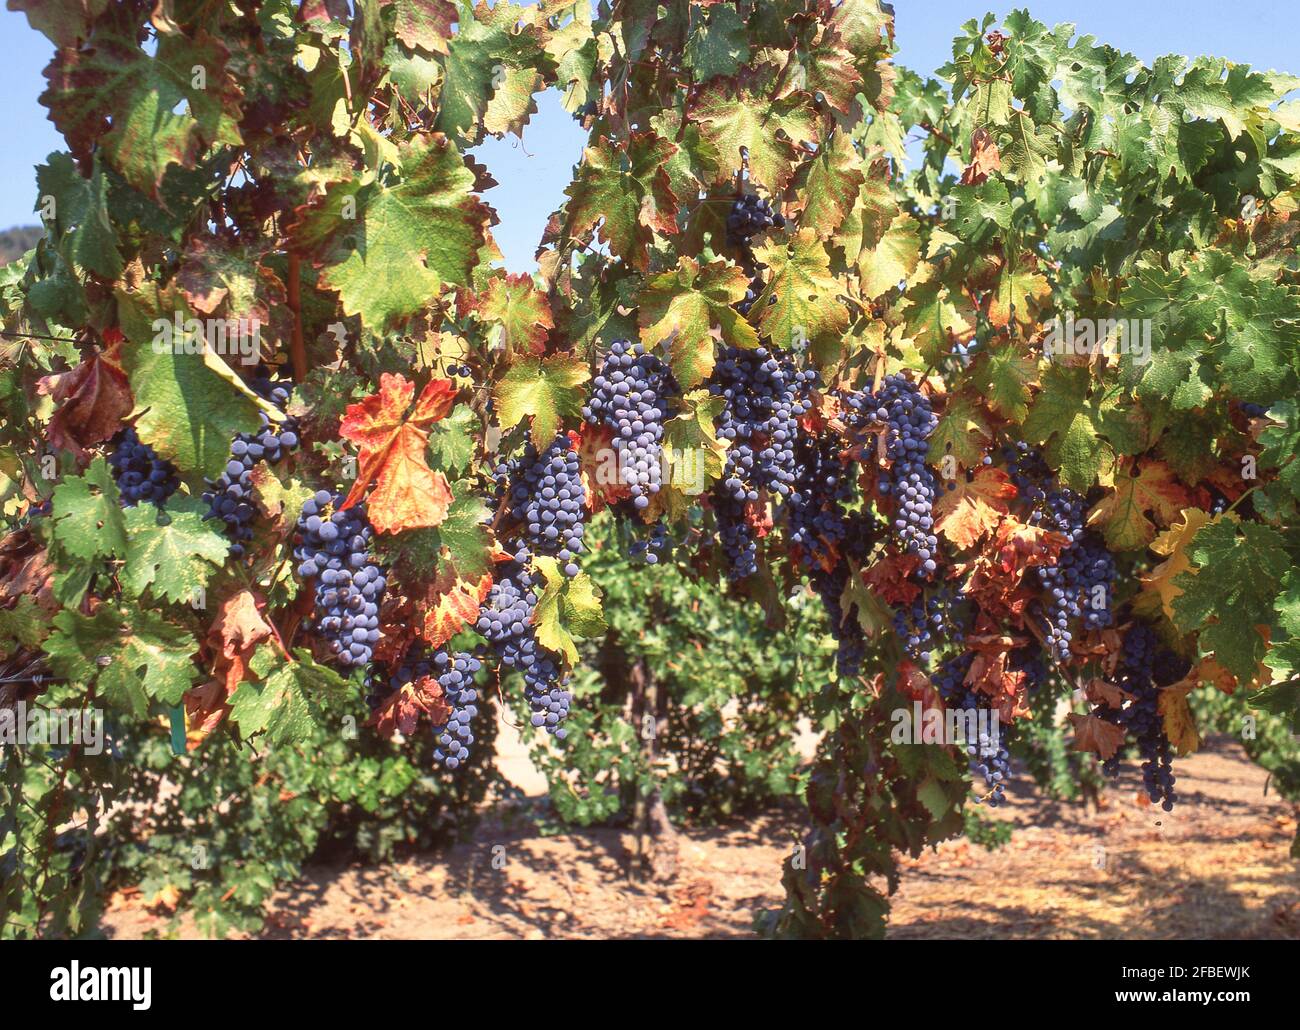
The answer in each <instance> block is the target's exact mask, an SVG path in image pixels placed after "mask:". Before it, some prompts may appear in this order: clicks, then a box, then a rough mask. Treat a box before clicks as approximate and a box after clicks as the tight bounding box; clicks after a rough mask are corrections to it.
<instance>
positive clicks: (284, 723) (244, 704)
mask: <svg viewBox="0 0 1300 1030" xmlns="http://www.w3.org/2000/svg"><path fill="white" fill-rule="evenodd" d="M294 657H295V658H296V659H297V661H288V660H286V659H284V658H283V657H282V656H281V655H279V654H276V653H275V652H273V651H272V650H271V649H270V648H269V647H263V648H260V649H259V650H258V652H257V654H256V655H254V657H253V670H254V672H256V673H257V675H258V676H259V677H260V679H259V680H258V681H257V682H253V681H251V680H245V681H244V682H243V683H241V684H239V686H238V687H237V688H236V690H235V692H234V694H232V695H231V697H230V718H231V719H232V720H234V722H236V723H237V724H238V725H239V729H240V732H241V733H242V734H243V735H244V736H246V737H247V736H252V735H253V734H255V733H265V734H266V738H267V741H268V742H269V743H270V744H272V745H275V746H280V745H284V744H293V743H297V742H300V741H306V740H311V739H314V738H318V737H320V736H321V734H323V733H325V732H327V731H328V729H329V726H328V724H327V722H326V709H327V705H328V703H329V702H330V701H336V700H338V699H341V698H342V697H343V696H344V695H345V694H346V693H347V690H348V684H347V681H346V680H344V679H343V678H342V677H341V676H339V674H338V673H337V672H335V671H334V670H333V669H330V668H327V667H325V666H323V665H317V664H316V661H315V660H314V659H313V658H312V656H311V654H310V652H308V651H306V650H304V649H302V648H298V649H296V650H295V651H294Z"/></svg>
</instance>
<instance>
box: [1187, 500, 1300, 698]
mask: <svg viewBox="0 0 1300 1030" xmlns="http://www.w3.org/2000/svg"><path fill="white" fill-rule="evenodd" d="M1188 553H1189V555H1190V557H1191V560H1192V562H1193V563H1195V565H1196V570H1195V572H1194V573H1193V572H1191V571H1188V572H1184V573H1182V574H1181V575H1179V576H1177V577H1176V578H1175V580H1174V583H1175V585H1177V586H1178V587H1179V588H1180V589H1181V590H1182V591H1183V592H1182V594H1181V595H1179V596H1178V597H1175V598H1174V602H1173V605H1174V625H1176V626H1177V627H1178V628H1179V629H1180V630H1182V631H1183V632H1184V633H1191V632H1194V631H1197V630H1199V641H1200V648H1201V653H1202V654H1208V653H1210V652H1213V654H1214V657H1215V658H1216V659H1217V660H1218V662H1219V664H1220V665H1222V666H1223V667H1224V668H1226V669H1227V670H1228V671H1229V672H1231V673H1232V674H1233V675H1235V676H1236V677H1237V679H1238V681H1239V682H1241V683H1250V682H1252V681H1253V680H1254V678H1255V676H1256V674H1257V672H1258V668H1259V663H1260V660H1261V659H1262V658H1263V657H1264V653H1265V650H1266V648H1265V644H1264V638H1263V637H1262V636H1261V635H1260V633H1259V627H1266V626H1268V625H1269V624H1270V623H1271V622H1272V621H1273V600H1274V598H1275V597H1276V596H1277V592H1278V580H1279V578H1280V576H1281V571H1282V570H1283V569H1285V568H1286V567H1287V566H1288V565H1289V561H1288V559H1287V553H1286V549H1285V547H1284V543H1283V538H1282V536H1281V534H1279V533H1278V532H1277V530H1275V529H1273V528H1271V527H1269V526H1265V525H1261V524H1259V523H1256V522H1244V523H1237V522H1234V521H1232V520H1228V519H1222V520H1216V521H1214V522H1210V523H1208V524H1207V525H1205V526H1203V527H1202V528H1201V529H1200V530H1199V531H1197V534H1196V536H1195V538H1194V539H1193V540H1192V543H1191V545H1190V547H1189V548H1188Z"/></svg>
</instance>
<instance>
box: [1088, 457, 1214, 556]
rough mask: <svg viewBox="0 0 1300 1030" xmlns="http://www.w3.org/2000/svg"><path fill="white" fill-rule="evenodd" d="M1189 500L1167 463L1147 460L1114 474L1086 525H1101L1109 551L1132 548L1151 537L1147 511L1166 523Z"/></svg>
mask: <svg viewBox="0 0 1300 1030" xmlns="http://www.w3.org/2000/svg"><path fill="white" fill-rule="evenodd" d="M1189 500H1190V498H1189V497H1188V495H1187V491H1186V489H1185V488H1184V487H1182V486H1181V485H1180V484H1179V483H1178V480H1177V479H1176V478H1175V477H1174V474H1173V473H1172V472H1171V471H1170V470H1169V467H1168V466H1167V465H1165V464H1164V463H1163V462H1159V461H1148V462H1145V463H1144V464H1143V465H1141V466H1140V467H1139V468H1137V469H1136V470H1135V471H1134V472H1133V474H1128V473H1127V472H1124V473H1117V474H1116V476H1115V485H1114V487H1113V488H1112V489H1111V490H1110V491H1108V492H1107V494H1106V496H1105V497H1103V498H1102V499H1101V500H1100V501H1098V502H1097V504H1096V505H1095V506H1094V507H1093V509H1092V510H1091V511H1090V512H1089V513H1088V525H1090V526H1091V525H1098V524H1099V525H1100V526H1101V527H1102V533H1103V535H1104V536H1105V537H1106V543H1107V545H1108V546H1109V547H1110V548H1111V549H1112V550H1115V551H1132V550H1134V549H1136V548H1139V547H1146V546H1147V545H1148V544H1149V543H1151V541H1152V540H1153V539H1155V535H1156V527H1155V525H1154V524H1153V523H1152V522H1151V520H1150V519H1149V518H1147V516H1146V513H1147V512H1154V513H1155V514H1156V516H1157V517H1158V518H1159V519H1160V521H1161V522H1163V523H1164V524H1165V525H1166V526H1169V525H1172V524H1173V522H1174V520H1175V519H1176V518H1178V516H1179V513H1180V512H1181V511H1182V510H1183V507H1184V505H1186V504H1187V503H1188V501H1189Z"/></svg>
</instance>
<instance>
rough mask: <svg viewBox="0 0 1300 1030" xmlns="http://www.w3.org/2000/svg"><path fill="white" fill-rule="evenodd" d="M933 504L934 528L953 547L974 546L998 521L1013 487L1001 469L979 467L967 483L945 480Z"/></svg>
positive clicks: (959, 479) (1006, 507)
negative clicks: (950, 542)
mask: <svg viewBox="0 0 1300 1030" xmlns="http://www.w3.org/2000/svg"><path fill="white" fill-rule="evenodd" d="M945 487H946V488H945V489H944V490H943V491H942V492H941V493H940V496H939V499H938V501H936V502H935V505H934V515H935V523H934V526H935V529H936V530H937V531H938V532H939V533H942V534H943V535H944V536H945V537H947V538H948V539H949V540H951V541H952V542H953V543H954V544H955V545H956V546H957V547H960V548H968V547H974V546H975V544H976V543H978V542H979V540H980V539H981V538H982V537H984V536H985V535H986V534H987V533H989V532H991V531H992V530H993V529H994V528H996V527H997V525H998V524H999V523H1000V522H1001V521H1002V516H1003V515H1005V514H1006V513H1007V511H1008V510H1009V508H1008V502H1009V501H1010V500H1011V498H1013V497H1015V496H1016V488H1015V487H1014V486H1013V485H1012V484H1011V481H1010V479H1009V478H1008V476H1007V474H1006V473H1005V472H1003V471H1002V470H1001V469H995V468H987V467H981V468H979V469H977V470H976V472H975V475H974V477H973V478H972V479H971V481H970V482H966V477H965V476H958V477H957V478H956V479H952V480H948V481H947V483H946V484H945Z"/></svg>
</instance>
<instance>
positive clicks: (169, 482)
mask: <svg viewBox="0 0 1300 1030" xmlns="http://www.w3.org/2000/svg"><path fill="white" fill-rule="evenodd" d="M113 442H114V447H113V451H112V453H110V454H109V456H108V464H109V466H110V467H111V468H112V469H113V478H114V479H115V480H116V481H117V489H118V493H119V494H121V498H120V503H121V505H122V507H123V508H134V507H135V506H136V505H137V504H139V503H140V502H141V501H150V502H152V503H153V504H156V505H157V506H158V507H160V508H161V507H162V506H163V505H164V504H166V503H167V498H169V497H170V496H171V495H172V494H174V493H175V492H176V489H177V488H178V487H179V486H180V485H181V481H180V477H178V476H177V475H176V466H174V465H173V464H172V463H171V462H170V461H167V460H165V459H163V458H160V457H158V453H157V452H156V451H155V450H154V449H153V448H152V447H150V446H149V445H148V444H147V443H141V442H140V438H139V437H138V436H137V435H136V432H135V429H134V428H133V427H131V426H128V427H127V428H126V429H123V430H122V431H121V432H120V433H118V434H117V436H116V437H115V438H114V441H113Z"/></svg>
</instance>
